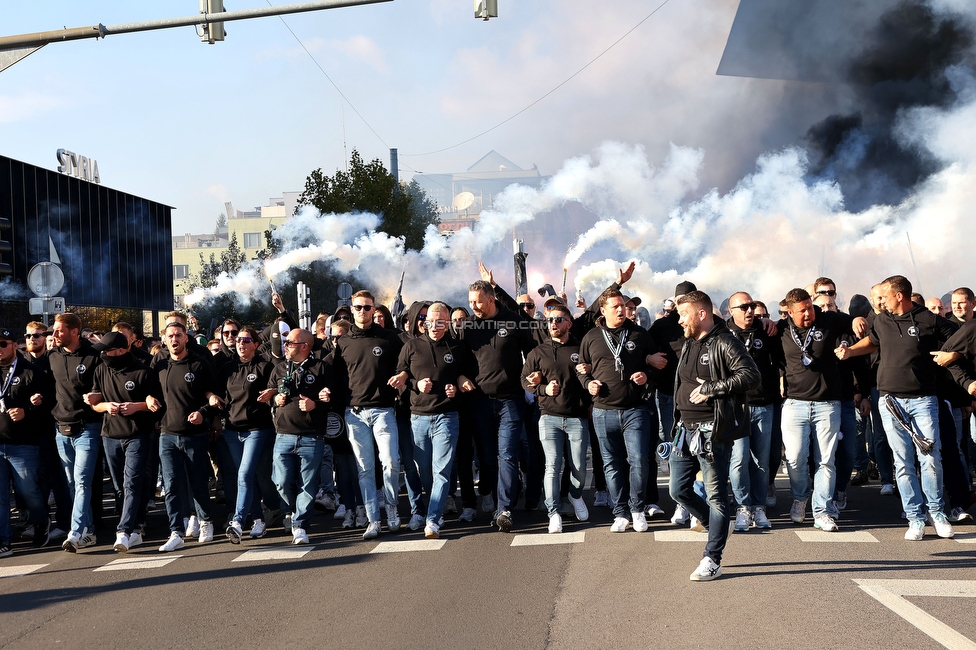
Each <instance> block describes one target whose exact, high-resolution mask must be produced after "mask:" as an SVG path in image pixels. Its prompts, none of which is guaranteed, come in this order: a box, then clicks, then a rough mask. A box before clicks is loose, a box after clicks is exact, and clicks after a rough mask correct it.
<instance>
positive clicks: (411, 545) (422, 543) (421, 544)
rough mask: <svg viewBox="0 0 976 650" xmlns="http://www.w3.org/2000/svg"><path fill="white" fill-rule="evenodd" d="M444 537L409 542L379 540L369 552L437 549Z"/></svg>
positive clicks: (441, 546)
mask: <svg viewBox="0 0 976 650" xmlns="http://www.w3.org/2000/svg"><path fill="white" fill-rule="evenodd" d="M444 544H447V540H446V539H418V540H412V541H409V542H380V543H379V544H377V545H376V548H374V549H373V550H372V551H370V553H409V552H411V551H439V550H441V549H442V548H443V547H444Z"/></svg>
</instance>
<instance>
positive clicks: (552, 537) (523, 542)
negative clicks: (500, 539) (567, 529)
mask: <svg viewBox="0 0 976 650" xmlns="http://www.w3.org/2000/svg"><path fill="white" fill-rule="evenodd" d="M585 535H586V533H585V532H584V531H582V530H580V531H577V532H575V533H554V534H549V533H539V534H537V535H516V536H515V537H514V538H513V539H512V543H511V544H509V546H548V545H551V544H582V543H583V539H584V537H585Z"/></svg>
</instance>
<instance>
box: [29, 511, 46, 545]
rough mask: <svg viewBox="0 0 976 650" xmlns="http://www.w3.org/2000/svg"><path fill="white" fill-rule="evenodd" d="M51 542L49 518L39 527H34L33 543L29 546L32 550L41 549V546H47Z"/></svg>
mask: <svg viewBox="0 0 976 650" xmlns="http://www.w3.org/2000/svg"><path fill="white" fill-rule="evenodd" d="M50 541H51V518H50V517H48V518H47V520H46V521H45V522H44V525H43V526H41V527H37V526H35V527H34V541H33V542H31V545H32V546H33V547H34V548H41V547H42V546H47V544H48V542H50Z"/></svg>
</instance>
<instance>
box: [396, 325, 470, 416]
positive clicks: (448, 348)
mask: <svg viewBox="0 0 976 650" xmlns="http://www.w3.org/2000/svg"><path fill="white" fill-rule="evenodd" d="M473 370H474V358H473V357H472V355H471V351H470V350H469V349H468V346H467V345H465V344H464V342H462V341H458V340H457V339H455V338H454V337H453V336H451V334H450V333H448V334H445V335H444V336H442V337H441V338H440V340H438V341H435V340H433V339H432V338H430V337H429V336H427V335H426V334H423V335H421V336H415V337H413V338H411V339H409V340H408V341H407V342H406V343H405V344H404V346H403V349H402V350H401V351H400V358H399V362H398V363H397V369H396V372H397V374H400V373H401V372H406V373H407V375H408V376H409V378H408V380H407V385H406V387H405V390H404V393H405V394H406V395H408V396H409V397H408V400H409V404H410V412H411V413H414V414H416V415H433V414H437V413H449V412H451V411H457V410H458V400H459V399H460V397H461V387H460V386H459V385H458V377H460V376H461V375H464V376H466V377H467V378H468V379H471V376H472V375H473V374H474V373H473ZM421 379H430V380H431V381H432V382H433V388H432V389H431V391H430V392H429V393H422V392H420V389H419V388H418V386H417V385H418V383H419V382H420V380H421ZM447 384H454V386H456V387H457V390H458V393H457V394H456V395H455V396H454V397H453V398H449V397H448V396H447V395H446V394H445V393H444V386H446V385H447Z"/></svg>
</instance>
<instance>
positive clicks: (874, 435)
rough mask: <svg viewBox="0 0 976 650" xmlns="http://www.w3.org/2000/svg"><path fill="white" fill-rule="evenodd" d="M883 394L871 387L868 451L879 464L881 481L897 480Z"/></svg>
mask: <svg viewBox="0 0 976 650" xmlns="http://www.w3.org/2000/svg"><path fill="white" fill-rule="evenodd" d="M880 399H881V396H880V394H879V393H878V389H877V388H872V389H871V439H870V442H869V443H868V453H869V454H870V455H871V456H873V457H874V464H875V465H877V466H878V475H879V476H880V477H881V483H882V484H885V483H891V484H894V482H895V475H894V461H893V460H892V457H891V446H890V445H889V444H888V436H887V435H886V434H885V424H884V419H883V418H882V417H881V409H880V407H879V405H880V403H881V402H880Z"/></svg>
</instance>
